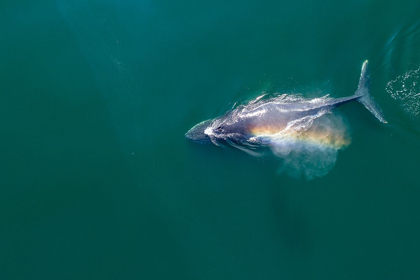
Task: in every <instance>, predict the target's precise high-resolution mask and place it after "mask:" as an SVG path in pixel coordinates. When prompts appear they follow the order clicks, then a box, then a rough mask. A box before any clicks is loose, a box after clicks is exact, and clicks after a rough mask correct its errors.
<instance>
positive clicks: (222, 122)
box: [185, 113, 244, 146]
mask: <svg viewBox="0 0 420 280" xmlns="http://www.w3.org/2000/svg"><path fill="white" fill-rule="evenodd" d="M185 137H186V138H187V139H189V140H192V141H194V142H198V143H213V144H215V145H217V146H219V144H221V143H223V142H225V141H228V142H229V141H237V140H242V139H243V137H244V126H243V123H241V122H237V121H232V116H231V114H230V113H228V114H225V115H224V116H222V117H219V118H216V119H213V120H206V121H203V122H201V123H199V124H197V125H195V126H194V127H193V128H191V129H190V130H189V131H188V132H187V133H186V134H185Z"/></svg>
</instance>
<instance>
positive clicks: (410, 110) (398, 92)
mask: <svg viewBox="0 0 420 280" xmlns="http://www.w3.org/2000/svg"><path fill="white" fill-rule="evenodd" d="M386 91H387V92H388V93H389V94H390V95H391V97H392V98H394V99H395V100H396V101H398V103H399V104H400V106H401V107H402V108H403V110H404V112H405V113H406V114H407V115H408V116H409V117H410V118H413V119H418V118H419V117H420V68H418V69H415V70H410V71H408V72H407V73H405V74H404V75H401V76H398V77H397V78H395V79H394V80H391V81H389V82H388V83H387V85H386Z"/></svg>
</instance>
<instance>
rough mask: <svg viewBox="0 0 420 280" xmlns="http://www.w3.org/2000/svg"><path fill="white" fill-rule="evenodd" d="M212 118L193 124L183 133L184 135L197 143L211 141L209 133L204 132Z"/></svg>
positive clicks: (209, 125)
mask: <svg viewBox="0 0 420 280" xmlns="http://www.w3.org/2000/svg"><path fill="white" fill-rule="evenodd" d="M211 123H212V120H206V121H203V122H201V123H199V124H196V125H195V126H193V127H192V128H191V129H190V130H188V132H187V133H185V137H186V138H187V139H189V140H191V141H194V142H197V143H202V144H206V143H211V140H210V137H209V135H207V134H206V133H205V131H206V129H208V128H209V127H211Z"/></svg>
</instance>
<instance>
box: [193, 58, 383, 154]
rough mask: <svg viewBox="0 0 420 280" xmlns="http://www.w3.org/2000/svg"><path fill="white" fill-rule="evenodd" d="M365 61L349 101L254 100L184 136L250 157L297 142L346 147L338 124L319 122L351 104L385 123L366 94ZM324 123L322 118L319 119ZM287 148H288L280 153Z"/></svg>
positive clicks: (291, 146)
mask: <svg viewBox="0 0 420 280" xmlns="http://www.w3.org/2000/svg"><path fill="white" fill-rule="evenodd" d="M369 84H370V78H369V72H368V61H367V60H366V61H365V62H364V63H363V66H362V70H361V74H360V79H359V85H358V88H357V90H356V92H355V93H354V94H353V95H351V96H348V97H342V98H331V97H329V95H326V96H323V97H320V98H315V99H305V98H303V97H300V96H294V95H287V94H283V95H277V96H274V97H267V96H265V95H262V96H259V97H257V98H256V99H254V100H252V101H249V102H248V103H246V104H242V105H238V106H236V107H235V108H233V109H231V110H229V111H228V112H226V113H225V114H224V115H222V116H220V117H217V118H215V119H211V120H206V121H203V122H200V123H199V124H197V125H195V126H194V127H192V128H191V129H190V130H189V131H188V132H187V133H186V134H185V137H186V138H187V139H189V140H192V141H194V142H198V143H213V144H215V145H218V146H219V145H224V144H228V145H231V146H233V147H235V148H238V149H241V150H243V151H245V152H247V153H249V154H252V155H258V154H259V153H258V150H259V149H260V148H264V147H270V148H272V150H273V147H277V148H275V149H276V151H278V150H279V149H278V147H282V148H281V149H280V150H281V152H282V153H283V152H284V150H286V151H287V153H288V152H290V150H293V149H297V148H298V147H301V145H299V143H305V145H306V146H305V147H308V145H315V146H316V145H321V146H327V147H330V148H333V149H336V150H337V149H339V148H340V147H343V146H346V145H347V144H348V141H347V140H346V139H345V137H344V136H345V135H344V134H343V133H342V130H340V129H337V125H331V122H329V123H323V122H322V121H321V120H322V117H323V116H324V115H329V114H331V113H332V110H333V109H334V108H335V107H337V106H341V105H343V104H346V103H348V102H351V101H358V102H360V103H361V104H363V105H364V106H365V107H366V109H368V110H369V111H370V112H371V113H372V114H373V115H374V116H375V117H376V118H377V119H378V120H379V121H380V122H382V123H387V121H386V120H385V118H384V115H383V113H382V110H381V108H380V107H379V106H378V104H377V103H376V102H375V100H374V99H373V97H372V96H371V95H370V94H369ZM324 118H325V117H324ZM284 147H287V148H284Z"/></svg>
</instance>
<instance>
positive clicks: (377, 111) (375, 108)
mask: <svg viewBox="0 0 420 280" xmlns="http://www.w3.org/2000/svg"><path fill="white" fill-rule="evenodd" d="M369 84H370V77H369V69H368V61H367V60H366V61H365V62H363V66H362V72H361V73H360V80H359V87H358V88H357V91H356V93H355V96H360V97H358V98H357V101H359V102H360V103H362V104H363V105H365V107H366V109H368V110H369V111H370V112H371V113H372V114H373V115H374V116H375V117H376V118H377V119H378V120H379V121H380V122H383V123H387V121H386V120H385V117H384V114H383V113H382V110H381V108H380V107H379V105H378V104H377V103H376V102H375V100H374V99H373V97H372V96H371V95H370V94H369Z"/></svg>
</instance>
